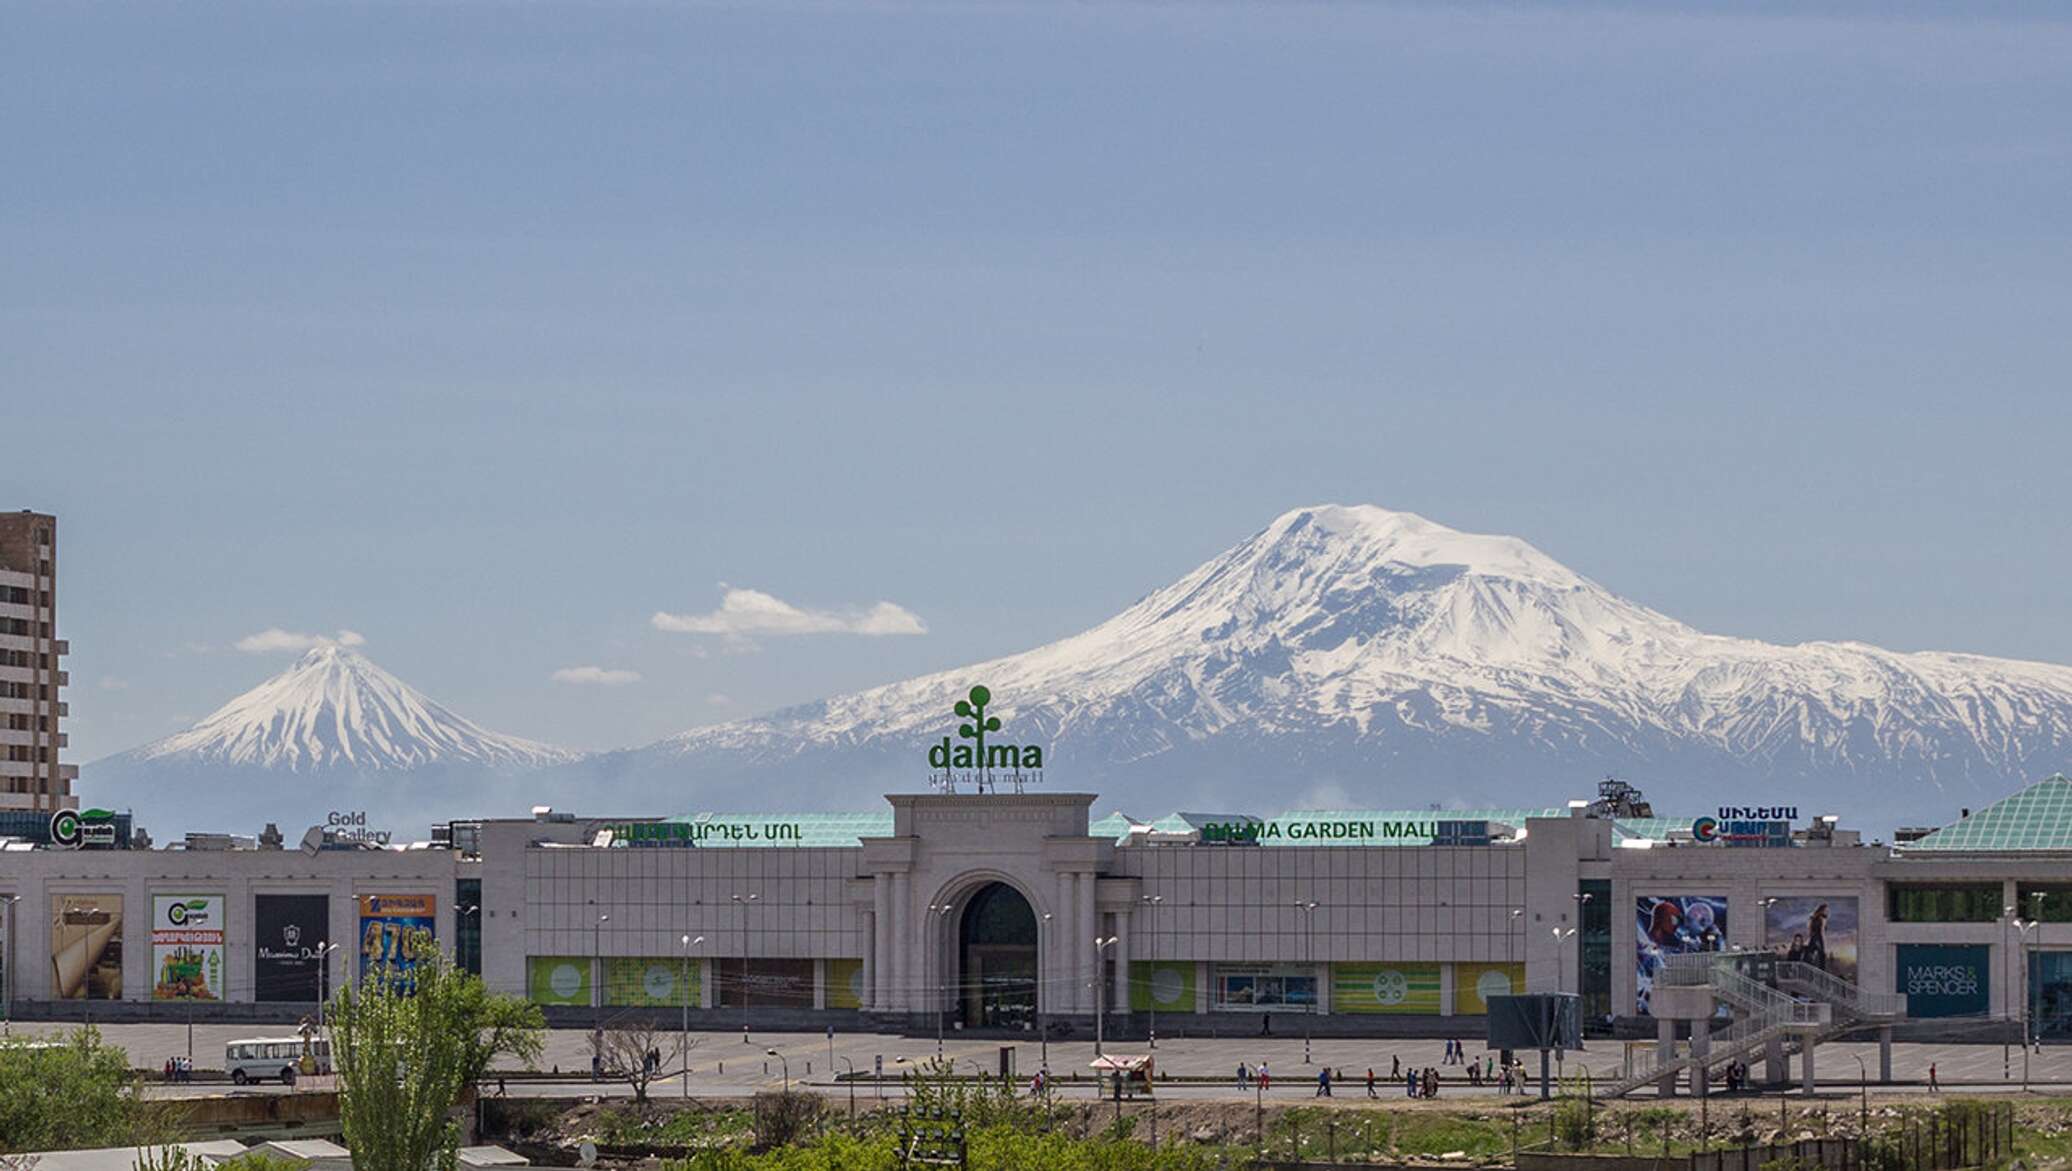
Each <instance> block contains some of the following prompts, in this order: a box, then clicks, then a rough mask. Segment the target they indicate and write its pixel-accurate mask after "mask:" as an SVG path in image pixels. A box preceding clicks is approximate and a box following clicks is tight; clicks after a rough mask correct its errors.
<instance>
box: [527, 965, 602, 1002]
mask: <svg viewBox="0 0 2072 1171" xmlns="http://www.w3.org/2000/svg"><path fill="white" fill-rule="evenodd" d="M525 994H526V997H527V999H529V1000H531V1001H532V1002H533V1003H534V1004H588V1003H590V959H589V957H588V956H532V957H530V958H529V959H527V960H526V961H525Z"/></svg>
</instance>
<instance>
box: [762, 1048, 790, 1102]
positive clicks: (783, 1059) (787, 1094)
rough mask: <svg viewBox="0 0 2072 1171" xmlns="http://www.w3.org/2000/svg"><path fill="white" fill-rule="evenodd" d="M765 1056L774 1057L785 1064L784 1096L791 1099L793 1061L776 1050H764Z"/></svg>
mask: <svg viewBox="0 0 2072 1171" xmlns="http://www.w3.org/2000/svg"><path fill="white" fill-rule="evenodd" d="M763 1055H764V1056H766V1057H774V1058H776V1059H777V1060H778V1061H780V1062H783V1063H784V1096H785V1097H787V1098H789V1097H791V1061H790V1060H789V1059H787V1058H786V1057H785V1056H784V1054H782V1053H779V1052H777V1051H776V1050H775V1049H765V1050H763Z"/></svg>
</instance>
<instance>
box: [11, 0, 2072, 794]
mask: <svg viewBox="0 0 2072 1171" xmlns="http://www.w3.org/2000/svg"><path fill="white" fill-rule="evenodd" d="M2067 11H2068V10H2067V9H2066V8H2065V7H2064V6H2063V5H2061V4H2038V5H2034V6H2022V5H2004V4H2003V5H1995V4H1983V5H1944V4H1934V5H1925V4H1924V5H1906V4H1898V5H1895V4H1868V3H1867V4H1862V5H1845V6H1822V5H1818V4H1797V3H1792V4H1774V5H1763V4H1747V3H1731V4H1721V5H1717V6H1706V5H1701V4H1677V5H1638V4H1635V5H1625V4H1559V5H1554V4H1550V5H1543V6H1530V5H1511V4H1474V3H1461V4H1454V3H1448V4H1431V5H1424V4H1389V3H1380V2H1375V3H1360V4H1333V3H1276V4H1237V3H1229V4H1188V3H1146V4H1131V3H1110V2H1100V3H1096V2H1086V3H1042V4H973V5H962V4H905V3H867V4H786V3H754V4H738V5H736V4H720V5H700V4H688V3H686V4H673V3H651V4H650V3H640V4H634V3H625V4H619V3H604V2H597V3H551V2H538V3H510V4H502V3H490V2H479V3H436V4H412V3H382V4H315V3H272V2H268V3H251V4H243V5H225V4H216V3H201V2H188V3H181V4H149V5H144V4H139V5H114V4H108V5H101V4H96V5H82V4H77V3H73V2H71V0H64V2H61V3H52V4H45V5H34V4H18V3H7V4H5V5H4V7H0V158H4V159H5V175H6V177H5V180H4V181H0V452H4V454H0V507H4V508H16V507H28V506H33V507H36V508H41V509H50V510H54V511H56V512H58V513H60V514H61V517H62V529H61V537H62V542H63V546H62V549H61V561H62V574H63V579H62V583H61V584H62V588H63V591H64V593H63V599H62V610H61V613H60V625H61V627H62V631H61V632H62V633H63V634H64V635H66V636H68V637H69V638H70V639H71V640H72V647H73V654H72V660H71V669H72V677H73V686H72V689H71V694H70V699H71V703H72V712H73V718H72V721H71V728H72V732H73V748H72V750H71V753H70V757H71V759H74V760H78V761H87V760H91V759H93V758H95V757H97V756H100V755H103V754H105V753H108V752H112V751H116V750H119V749H122V748H126V747H129V746H131V745H133V744H136V743H138V742H141V741H143V740H147V739H150V738H152V737H154V736H157V735H160V734H163V733H164V732H167V731H170V730H172V729H173V728H174V727H176V726H178V725H180V724H182V723H184V722H186V721H189V720H192V719H194V718H195V717H198V716H200V715H202V714H204V713H205V712H207V711H209V710H210V709H212V708H214V707H215V706H216V705H218V704H219V703H221V702H222V701H223V700H225V699H227V698H228V697H229V696H230V695H232V694H234V693H235V692H237V691H239V690H242V689H243V688H245V687H248V686H250V685H251V684H253V683H255V682H257V681H258V680H259V679H261V678H263V677H264V676H266V675H267V674H270V673H271V672H273V671H275V670H278V669H280V668H281V667H282V666H284V665H285V664H286V662H287V661H288V656H289V653H290V652H289V651H287V650H285V649H276V650H272V651H265V652H257V653H254V652H245V651H240V650H237V649H235V646H236V643H237V642H238V641H239V640H240V639H244V638H247V636H251V635H254V634H255V633H258V632H261V631H264V630H267V629H269V628H278V629H280V630H283V631H287V632H303V633H315V632H322V633H333V632H336V631H338V630H341V629H347V630H351V631H353V632H356V633H357V635H359V636H361V637H363V638H364V640H365V645H364V650H365V651H366V652H367V653H368V654H370V655H371V656H372V657H374V658H375V659H376V660H377V661H379V662H381V663H383V664H384V665H386V666H388V667H389V668H390V669H391V670H393V671H395V672H397V673H398V674H400V675H402V676H403V677H404V678H406V679H408V680H410V681H412V682H413V683H415V684H417V685H418V686H419V687H421V688H423V689H424V690H426V691H427V692H429V693H430V694H431V695H433V696H434V697H436V698H439V699H442V700H444V701H446V702H448V703H449V704H451V705H453V706H454V707H456V708H457V709H459V710H460V711H462V712H464V713H466V714H469V715H472V716H473V717H475V718H476V719H478V720H480V721H481V722H483V723H485V724H488V725H489V726H492V727H496V728H499V729H502V730H506V731H513V732H519V733H523V734H527V735H532V736H536V737H539V738H542V739H547V740H552V741H557V742H561V743H565V744H570V745H574V746H580V747H604V746H612V745H621V744H634V743H641V742H645V741H648V740H651V739H654V738H657V737H659V736H662V735H665V734H668V733H671V732H674V731H678V730H681V729H683V728H686V727H689V726H692V725H695V724H699V723H706V722H711V721H713V720H715V719H719V718H724V717H727V716H730V715H736V714H745V713H749V712H753V711H757V710H762V709H766V708H769V707H772V706H776V705H778V704H781V703H788V702H793V701H798V700H805V699H810V698H814V697H816V696H820V695H824V694H828V693H832V692H836V691H840V690H845V689H849V688H852V687H856V686H861V685H864V684H869V683H874V682H881V681H886V680H891V679H895V678H900V677H903V676H906V675H909V674H913V673H916V672H919V671H922V670H927V669H933V668H939V667H947V666H952V665H955V664H957V663H961V662H965V661H969V660H972V659H975V658H978V657H982V656H988V655H993V654H999V653H1006V652H1011V651H1015V650H1020V649H1024V648H1026V647H1029V646H1032V645H1035V644H1037V643H1039V642H1042V641H1045V640H1048V639H1051V638H1054V637H1058V636H1061V635H1065V634H1068V633H1071V632H1073V631H1076V630H1078V629H1080V628H1083V627H1085V626H1087V625H1090V624H1092V623H1093V622H1095V621H1097V620H1099V619H1101V618H1104V617H1106V616H1108V615H1109V614H1111V613H1113V612H1114V611H1115V610H1117V609H1119V608H1121V607H1122V606H1123V605H1125V604H1127V603H1128V602H1129V601H1130V600H1132V599H1134V598H1135V597H1137V596H1138V595H1140V594H1142V593H1143V592H1145V591H1146V590H1149V589H1151V588H1153V587H1155V586H1158V585H1161V584H1163V583H1165V582H1167V581H1169V580H1170V579H1172V578H1174V577H1176V576H1178V575H1179V574H1180V573H1182V572H1184V571H1185V570H1187V569H1188V568H1190V567H1192V566H1193V565H1195V564H1196V563H1198V562H1199V561H1201V560H1203V559H1205V558H1207V557H1209V556H1211V555H1213V554H1215V553H1216V552H1218V551H1219V550H1221V549H1222V548H1224V547H1226V546H1228V545H1230V544H1232V543H1234V542H1236V541H1237V540H1239V539H1241V538H1242V537H1244V536H1245V535H1246V534H1248V533H1250V532H1252V531H1253V530H1255V529H1257V528H1259V527H1260V526H1262V525H1264V524H1265V523H1266V522H1267V521H1269V520H1270V519H1271V518H1272V517H1274V516H1275V515H1276V514H1278V513H1280V512H1283V511H1285V510H1287V509H1289V508H1291V507H1295V506H1298V505H1302V504H1309V503H1316V502H1320V501H1327V500H1329V501H1342V502H1372V503H1377V504H1382V505H1385V506H1389V507H1395V508H1405V509H1412V510H1415V511H1418V512H1421V513H1423V514H1425V515H1427V516H1430V517H1432V518H1433V519H1436V520H1440V521H1443V522H1445V523H1448V524H1452V525H1454V526H1456V527H1462V528H1470V529H1479V530H1488V531H1500V532H1508V533H1515V534H1518V535H1521V536H1524V537H1527V538H1528V539H1530V540H1532V541H1533V542H1534V543H1536V544H1537V545H1539V546H1540V547H1541V548H1543V549H1545V550H1547V551H1548V552H1549V553H1551V554H1553V555H1554V556H1556V557H1558V558H1560V559H1561V560H1563V561H1565V562H1567V563H1568V564H1569V565H1571V566H1573V567H1574V568H1576V569H1577V570H1579V571H1581V572H1583V573H1585V574H1587V575H1589V576H1591V577H1594V578H1596V579H1598V580H1599V581H1602V582H1604V583H1605V584H1607V585H1609V586H1610V587H1612V588H1613V589H1615V590H1617V591H1619V592H1621V593H1624V594H1626V595H1628V596H1631V597H1634V598H1636V599H1638V600H1640V601H1642V602H1645V603H1647V604H1650V605H1652V606H1655V607H1657V608H1659V609H1662V610H1665V611H1667V612H1668V613H1670V614H1672V615H1675V616H1677V617H1679V618H1682V619H1684V620H1686V621H1689V622H1691V623H1693V624H1695V625H1698V626H1700V627H1702V628H1705V629H1709V630H1714V631H1719V632H1723V633H1732V634H1742V635H1751V636H1757V637H1762V638H1767V639H1773V640H1779V641H1798V640H1804V639H1812V638H1847V639H1862V640H1867V641H1871V642H1876V643H1880V644H1884V645H1887V646H1892V647H1897V648H1903V649H1921V648H1935V649H1958V650H1974V651H1980V652H1986V653H1991V654H1996V655H2009V656H2020V657H2030V658H2040V659H2049V660H2054V661H2058V662H2072V618H2068V614H2072V608H2068V606H2067V582H2068V581H2072V533H2068V524H2067V503H2068V499H2072V489H2068V482H2072V481H2068V478H2067V473H2068V468H2067V451H2068V446H2072V445H2068V439H2072V395H2068V394H2067V387H2066V382H2067V371H2068V369H2072V324H2068V323H2072V286H2068V281H2072V277H2068V273H2072V247H2068V243H2072V239H2068V236H2072V69H2068V68H2067V63H2068V62H2072V23H2067V21H2068V17H2067V16H2066V15H2065V14H2066V13H2067ZM18 440H19V441H18ZM721 583H726V586H725V587H723V586H722V584H721ZM726 588H732V589H738V590H748V591H757V592H759V593H760V594H762V595H767V596H768V597H769V598H772V599H781V600H782V602H783V603H788V604H790V605H791V606H793V607H796V608H798V611H799V612H797V613H788V612H785V611H782V610H779V609H776V608H775V604H773V603H771V602H769V601H766V600H763V599H761V598H759V597H757V596H756V594H751V593H738V594H734V595H732V601H731V603H730V606H729V608H728V609H727V610H725V611H723V612H721V613H719V614H718V615H715V614H714V613H713V612H714V611H716V610H719V609H720V607H721V604H722V600H723V597H725V596H726V595H725V594H724V589H726ZM881 602H883V603H889V604H890V607H889V608H886V607H878V604H879V603H881ZM873 607H878V608H877V609H875V610H873ZM657 612H666V613H668V614H671V615H675V616H676V618H675V619H674V620H672V621H665V622H663V623H662V625H664V626H673V627H675V629H660V628H658V626H657V624H656V621H655V620H654V617H653V616H654V615H655V614H656V613H657ZM916 629H925V633H919V634H916V633H911V631H913V630H916ZM726 631H735V632H737V633H734V634H728V633H724V632H726ZM860 631H861V632H860ZM901 631H906V633H901ZM714 632H719V633H714ZM334 636H335V634H334ZM261 641H262V642H265V643H269V644H275V645H281V644H286V643H289V642H292V641H293V640H289V639H283V638H278V637H275V638H270V639H265V640H261ZM586 667H589V668H597V669H598V670H597V671H595V672H585V671H576V672H575V673H574V674H571V675H567V676H564V679H563V680H561V681H557V680H556V679H555V678H554V674H555V672H557V671H563V670H569V669H576V668H586ZM624 673H632V674H637V675H638V676H639V679H638V680H637V681H624V680H625V674H624ZM614 681H617V682H614Z"/></svg>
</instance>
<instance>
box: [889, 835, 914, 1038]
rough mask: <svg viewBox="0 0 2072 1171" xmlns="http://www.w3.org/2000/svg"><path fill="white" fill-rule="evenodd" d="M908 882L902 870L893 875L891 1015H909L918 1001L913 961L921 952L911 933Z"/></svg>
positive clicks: (890, 946)
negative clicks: (906, 1013)
mask: <svg viewBox="0 0 2072 1171" xmlns="http://www.w3.org/2000/svg"><path fill="white" fill-rule="evenodd" d="M910 882H911V880H910V879H909V878H907V873H906V871H904V870H895V871H893V872H892V932H891V935H890V937H889V938H888V939H887V940H886V946H887V947H888V948H890V949H891V953H892V989H891V991H892V1002H891V1005H890V1007H891V1008H892V1010H893V1011H894V1012H911V1011H913V1008H914V1006H915V1005H917V1004H919V1003H920V998H919V997H916V996H915V995H914V984H915V977H914V959H915V958H916V956H917V954H918V953H919V952H920V950H921V949H920V947H919V946H918V945H917V943H916V941H915V938H914V931H913V926H912V923H913V913H914V910H913V908H912V907H911V906H908V903H909V902H911V901H912V900H910V899H909V898H908V897H907V887H908V884H909V883H910Z"/></svg>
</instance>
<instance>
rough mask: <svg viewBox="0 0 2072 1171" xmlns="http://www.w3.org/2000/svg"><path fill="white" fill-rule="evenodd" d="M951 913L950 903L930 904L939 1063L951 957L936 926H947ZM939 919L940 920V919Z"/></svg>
mask: <svg viewBox="0 0 2072 1171" xmlns="http://www.w3.org/2000/svg"><path fill="white" fill-rule="evenodd" d="M950 911H951V907H950V904H948V903H930V904H928V921H929V929H928V954H929V955H930V956H931V957H933V958H934V960H935V981H934V986H933V987H932V988H931V990H930V993H931V995H933V996H934V997H935V1058H936V1060H937V1061H940V1060H942V1002H943V1000H944V999H945V998H946V997H947V996H948V995H949V976H950V973H949V957H948V956H947V955H945V954H943V953H944V944H945V943H946V942H947V940H946V939H945V937H944V936H943V934H942V932H941V931H938V930H937V929H936V927H935V924H936V923H937V922H941V923H943V924H945V925H947V924H948V923H949V921H950ZM938 917H940V918H939V919H938Z"/></svg>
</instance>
